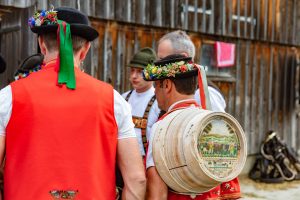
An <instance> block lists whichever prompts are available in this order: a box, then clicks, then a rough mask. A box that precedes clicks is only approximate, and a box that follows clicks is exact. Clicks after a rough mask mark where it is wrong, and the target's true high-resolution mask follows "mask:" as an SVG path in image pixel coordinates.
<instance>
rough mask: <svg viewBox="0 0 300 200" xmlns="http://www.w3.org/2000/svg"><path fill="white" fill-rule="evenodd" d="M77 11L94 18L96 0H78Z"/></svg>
mask: <svg viewBox="0 0 300 200" xmlns="http://www.w3.org/2000/svg"><path fill="white" fill-rule="evenodd" d="M78 2H79V3H78ZM77 9H79V10H80V11H82V12H84V13H85V14H87V15H88V16H93V15H95V0H77Z"/></svg>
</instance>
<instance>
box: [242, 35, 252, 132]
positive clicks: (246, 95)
mask: <svg viewBox="0 0 300 200" xmlns="http://www.w3.org/2000/svg"><path fill="white" fill-rule="evenodd" d="M249 51H250V42H249V41H248V42H246V55H245V70H244V77H245V81H244V112H243V115H244V116H243V117H244V130H245V133H246V136H247V138H249V134H250V115H249V111H250V102H251V99H250V97H249V85H250V83H249V78H250V66H249V60H250V58H249V57H250V55H249V54H250V53H249Z"/></svg>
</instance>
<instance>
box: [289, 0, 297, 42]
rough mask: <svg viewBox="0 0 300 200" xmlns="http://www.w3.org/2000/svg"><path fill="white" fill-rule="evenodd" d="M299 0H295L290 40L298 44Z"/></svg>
mask: <svg viewBox="0 0 300 200" xmlns="http://www.w3.org/2000/svg"><path fill="white" fill-rule="evenodd" d="M297 2H298V1H296V0H293V23H292V24H291V26H292V40H291V41H290V42H291V43H293V44H297V40H296V32H297V14H298V13H297V11H298V9H297V8H298V7H297Z"/></svg>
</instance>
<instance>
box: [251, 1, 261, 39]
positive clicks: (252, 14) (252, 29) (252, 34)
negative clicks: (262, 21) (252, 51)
mask: <svg viewBox="0 0 300 200" xmlns="http://www.w3.org/2000/svg"><path fill="white" fill-rule="evenodd" d="M254 2H256V1H255V0H251V5H250V7H251V11H250V12H251V14H250V16H251V25H250V38H251V39H254V30H255V27H256V26H255V25H254V8H255V5H254ZM258 20H259V19H258V18H256V22H255V23H257V21H258Z"/></svg>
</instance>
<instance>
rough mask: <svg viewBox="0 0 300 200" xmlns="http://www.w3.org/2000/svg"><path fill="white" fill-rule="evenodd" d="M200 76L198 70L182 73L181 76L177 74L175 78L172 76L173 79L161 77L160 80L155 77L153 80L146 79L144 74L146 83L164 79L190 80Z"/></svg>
mask: <svg viewBox="0 0 300 200" xmlns="http://www.w3.org/2000/svg"><path fill="white" fill-rule="evenodd" d="M197 74H198V69H195V70H192V71H188V72H185V73H181V74H176V75H175V77H173V76H171V77H160V78H156V77H153V78H152V79H146V77H145V76H144V73H143V78H144V80H145V81H159V80H164V79H173V80H175V79H184V78H188V77H192V76H197Z"/></svg>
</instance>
